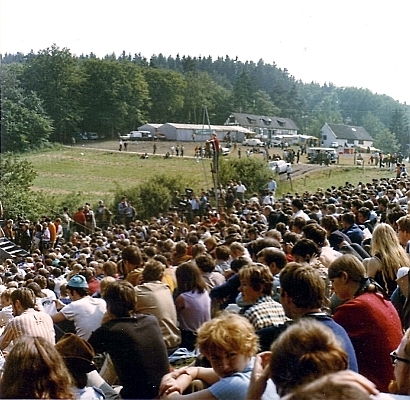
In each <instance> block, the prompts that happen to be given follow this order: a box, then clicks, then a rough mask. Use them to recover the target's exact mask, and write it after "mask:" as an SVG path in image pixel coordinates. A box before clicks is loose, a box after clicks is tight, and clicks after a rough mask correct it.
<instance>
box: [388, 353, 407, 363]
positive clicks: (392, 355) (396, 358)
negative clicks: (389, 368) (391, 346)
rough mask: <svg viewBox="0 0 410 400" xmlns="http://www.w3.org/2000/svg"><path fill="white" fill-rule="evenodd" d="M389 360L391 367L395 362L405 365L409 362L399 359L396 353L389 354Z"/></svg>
mask: <svg viewBox="0 0 410 400" xmlns="http://www.w3.org/2000/svg"><path fill="white" fill-rule="evenodd" d="M390 358H391V363H392V364H393V365H396V362H397V361H401V362H404V363H406V364H410V360H407V359H406V358H401V357H399V356H398V355H397V354H396V351H392V352H391V353H390Z"/></svg>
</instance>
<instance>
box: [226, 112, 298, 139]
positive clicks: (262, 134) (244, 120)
mask: <svg viewBox="0 0 410 400" xmlns="http://www.w3.org/2000/svg"><path fill="white" fill-rule="evenodd" d="M224 125H228V126H242V127H244V128H247V129H249V130H250V131H252V132H254V134H253V135H254V136H255V135H258V137H259V138H260V139H263V140H264V141H266V142H268V141H270V140H271V139H272V137H273V136H278V135H297V133H298V130H299V128H298V127H297V125H296V124H295V123H294V122H293V121H292V120H291V119H289V118H281V117H269V116H264V115H254V114H244V113H232V114H231V115H229V117H228V119H227V120H226V121H225V124H224Z"/></svg>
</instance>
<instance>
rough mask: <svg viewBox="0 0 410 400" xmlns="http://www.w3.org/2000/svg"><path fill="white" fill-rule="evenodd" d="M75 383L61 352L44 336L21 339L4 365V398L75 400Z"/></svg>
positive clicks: (2, 394) (0, 390)
mask: <svg viewBox="0 0 410 400" xmlns="http://www.w3.org/2000/svg"><path fill="white" fill-rule="evenodd" d="M71 387H72V381H71V378H70V373H69V372H68V370H67V368H66V366H65V364H64V361H63V359H62V358H61V356H60V354H59V353H58V351H57V350H56V349H55V348H54V347H53V346H50V343H49V341H47V340H46V339H44V338H42V337H30V336H22V337H21V338H19V339H18V340H16V342H15V343H14V345H13V347H12V349H11V351H10V353H9V355H8V356H7V360H6V363H5V365H4V372H3V376H2V382H1V388H0V392H1V397H2V398H3V399H74V398H75V396H74V393H73V392H72V391H71Z"/></svg>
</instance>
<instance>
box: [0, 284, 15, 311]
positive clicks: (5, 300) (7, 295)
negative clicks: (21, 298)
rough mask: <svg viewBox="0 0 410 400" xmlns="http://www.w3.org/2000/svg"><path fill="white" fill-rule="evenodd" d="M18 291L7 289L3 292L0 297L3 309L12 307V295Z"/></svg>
mask: <svg viewBox="0 0 410 400" xmlns="http://www.w3.org/2000/svg"><path fill="white" fill-rule="evenodd" d="M14 290H16V289H15V288H10V289H6V290H5V291H3V292H2V293H1V295H0V299H1V302H0V305H1V307H2V308H4V307H8V306H10V305H11V294H12V292H13V291H14Z"/></svg>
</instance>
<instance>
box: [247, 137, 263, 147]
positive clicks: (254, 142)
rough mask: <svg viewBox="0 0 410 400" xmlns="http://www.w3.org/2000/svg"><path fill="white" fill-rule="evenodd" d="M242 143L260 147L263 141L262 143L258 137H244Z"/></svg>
mask: <svg viewBox="0 0 410 400" xmlns="http://www.w3.org/2000/svg"><path fill="white" fill-rule="evenodd" d="M242 145H244V146H260V147H263V146H265V143H263V142H262V141H261V140H260V139H255V138H252V139H245V140H244V141H243V142H242Z"/></svg>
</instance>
